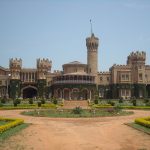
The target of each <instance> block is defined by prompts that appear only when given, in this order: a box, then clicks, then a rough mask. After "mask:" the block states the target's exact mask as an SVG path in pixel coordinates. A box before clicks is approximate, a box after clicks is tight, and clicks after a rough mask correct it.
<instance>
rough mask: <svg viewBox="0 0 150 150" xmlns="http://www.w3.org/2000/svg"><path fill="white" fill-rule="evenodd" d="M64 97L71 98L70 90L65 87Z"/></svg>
mask: <svg viewBox="0 0 150 150" xmlns="http://www.w3.org/2000/svg"><path fill="white" fill-rule="evenodd" d="M64 99H65V100H69V99H70V90H69V89H64Z"/></svg>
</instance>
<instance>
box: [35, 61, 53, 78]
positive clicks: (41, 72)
mask: <svg viewBox="0 0 150 150" xmlns="http://www.w3.org/2000/svg"><path fill="white" fill-rule="evenodd" d="M51 66H52V61H50V60H49V59H44V58H43V59H40V58H39V59H37V70H38V76H37V78H38V79H46V76H45V75H46V73H47V72H49V71H51Z"/></svg>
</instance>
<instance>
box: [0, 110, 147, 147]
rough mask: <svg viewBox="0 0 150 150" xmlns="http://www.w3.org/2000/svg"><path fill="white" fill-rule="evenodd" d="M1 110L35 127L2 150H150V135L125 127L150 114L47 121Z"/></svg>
mask: <svg viewBox="0 0 150 150" xmlns="http://www.w3.org/2000/svg"><path fill="white" fill-rule="evenodd" d="M21 111H23V110H7V111H0V116H4V117H13V118H23V119H24V120H25V122H27V123H32V125H31V126H29V127H28V128H26V129H24V130H22V131H21V132H19V133H18V134H17V135H15V136H12V137H10V138H9V139H7V140H6V141H5V142H4V143H1V144H0V150H23V149H24V150H150V135H147V134H145V133H142V132H140V131H137V130H135V129H132V128H131V127H128V126H126V125H124V123H127V122H133V120H134V119H135V118H137V117H145V116H150V111H142V110H136V111H134V112H135V113H134V115H130V116H122V117H98V118H71V119H69V118H46V117H43V118H42V117H30V116H23V115H20V112H21Z"/></svg>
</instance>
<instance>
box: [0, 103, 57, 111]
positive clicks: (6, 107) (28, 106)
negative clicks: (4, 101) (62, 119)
mask: <svg viewBox="0 0 150 150" xmlns="http://www.w3.org/2000/svg"><path fill="white" fill-rule="evenodd" d="M57 107H58V105H55V104H42V105H41V108H45V109H46V108H57ZM36 108H38V105H35V104H32V105H17V106H16V107H14V106H3V107H0V110H13V109H36Z"/></svg>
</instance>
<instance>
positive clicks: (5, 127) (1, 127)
mask: <svg viewBox="0 0 150 150" xmlns="http://www.w3.org/2000/svg"><path fill="white" fill-rule="evenodd" d="M0 121H10V122H8V123H6V124H4V125H0V133H2V132H4V131H6V130H8V129H10V128H12V127H15V126H17V125H20V124H22V123H24V120H23V119H11V118H0Z"/></svg>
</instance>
